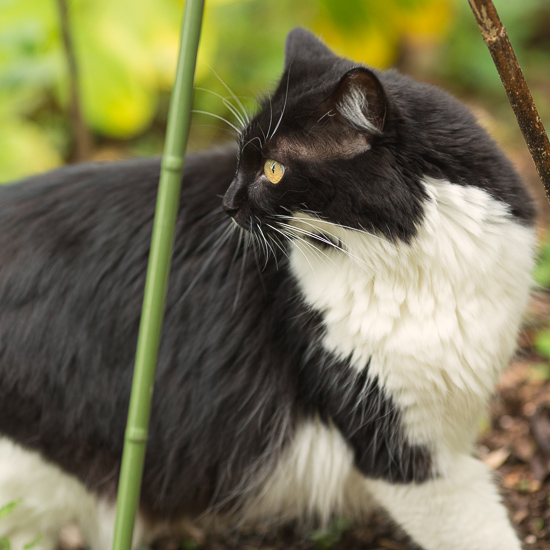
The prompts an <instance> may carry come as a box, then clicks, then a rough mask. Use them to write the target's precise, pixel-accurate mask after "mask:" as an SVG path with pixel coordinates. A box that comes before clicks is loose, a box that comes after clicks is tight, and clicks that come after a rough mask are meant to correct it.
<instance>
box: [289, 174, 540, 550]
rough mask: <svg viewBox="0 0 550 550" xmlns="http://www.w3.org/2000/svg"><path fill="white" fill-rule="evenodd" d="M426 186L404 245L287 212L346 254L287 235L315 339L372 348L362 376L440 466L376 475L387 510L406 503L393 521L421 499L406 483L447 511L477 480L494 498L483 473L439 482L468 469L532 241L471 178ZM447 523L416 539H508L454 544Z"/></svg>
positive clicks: (349, 351)
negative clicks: (317, 321)
mask: <svg viewBox="0 0 550 550" xmlns="http://www.w3.org/2000/svg"><path fill="white" fill-rule="evenodd" d="M425 189H426V192H427V193H428V196H429V197H430V201H429V202H427V203H426V205H425V218H424V220H423V221H422V223H421V224H420V226H419V227H418V235H417V237H416V238H415V239H414V240H413V242H412V243H411V244H410V245H407V244H403V243H399V244H392V243H390V242H389V241H387V240H386V239H384V238H381V237H378V236H374V235H370V234H368V233H366V232H361V231H353V230H350V229H345V228H342V227H337V226H335V225H333V224H329V223H327V222H323V221H320V220H318V219H316V218H314V217H311V216H308V215H305V214H303V215H296V216H295V220H294V222H293V223H294V225H295V226H296V227H297V228H298V230H303V231H310V232H311V231H313V232H315V229H314V228H318V230H320V231H321V232H323V233H324V234H325V235H327V236H329V237H331V236H332V238H335V239H336V240H338V239H339V240H340V241H341V242H342V244H343V247H344V248H345V249H346V250H347V251H348V254H347V255H344V254H343V253H342V252H340V251H338V250H335V249H328V250H323V251H321V250H320V249H316V248H315V247H314V246H313V245H311V244H310V243H305V242H301V241H299V240H297V241H294V247H293V251H292V255H291V267H292V271H293V273H294V274H295V276H296V277H297V279H298V281H299V284H300V287H301V290H302V292H303V294H304V296H305V297H306V300H307V301H308V302H309V304H310V305H311V306H312V307H314V308H315V309H317V310H319V311H321V312H323V316H324V320H325V323H326V338H325V340H324V346H325V347H326V348H327V349H328V350H330V351H331V352H333V353H335V354H337V355H339V356H341V357H342V358H346V357H349V356H351V357H352V358H353V364H354V365H355V367H356V368H357V369H363V368H364V367H365V365H366V364H367V362H368V360H369V358H371V362H370V366H369V376H371V377H378V380H379V383H380V384H381V385H382V387H383V388H384V389H385V391H386V392H387V393H388V394H389V395H390V396H391V397H392V399H393V401H394V402H395V403H396V404H397V407H398V408H399V410H400V411H401V414H402V418H403V423H404V426H405V430H406V434H407V436H408V438H409V440H410V441H411V442H412V443H418V444H423V445H426V446H428V448H429V449H430V450H431V451H432V453H433V455H434V458H435V470H436V472H437V473H438V474H439V475H440V476H442V479H440V480H439V481H434V482H431V483H429V484H426V485H424V486H422V485H419V486H418V487H417V486H408V487H407V488H404V487H402V488H401V489H399V488H396V487H393V488H391V491H390V486H388V485H387V484H386V485H384V484H382V483H381V484H379V485H377V487H384V490H378V491H376V493H377V496H378V497H380V495H385V494H386V492H385V491H386V490H387V491H388V492H387V494H388V495H390V494H393V495H396V496H395V498H393V499H392V498H391V497H390V496H387V498H379V500H380V501H381V502H382V504H384V505H386V506H388V509H389V511H390V512H392V510H391V509H390V508H389V507H390V505H393V503H394V502H395V501H397V500H399V499H400V498H403V499H404V500H403V502H404V503H405V502H406V503H407V504H403V506H401V507H398V508H399V509H400V512H398V514H399V516H400V517H396V519H397V520H398V521H399V522H400V523H402V525H404V526H408V525H410V524H411V521H412V520H411V518H415V519H414V521H418V516H419V513H418V510H420V509H421V508H415V506H416V505H417V504H418V506H420V504H419V503H416V500H417V498H416V497H414V495H415V494H416V495H417V496H418V498H428V497H427V495H430V494H432V495H434V494H439V495H440V496H441V499H445V498H446V497H448V498H449V499H450V500H451V501H452V502H454V501H455V500H456V503H455V505H452V506H451V505H449V507H450V510H449V512H450V513H452V514H453V515H457V514H458V515H460V514H459V511H460V507H461V506H466V502H465V501H466V500H467V501H468V502H470V501H471V500H472V499H473V500H475V498H474V497H473V494H475V493H476V492H477V491H479V492H480V495H481V497H482V500H483V499H485V500H486V501H491V502H492V501H495V502H496V500H497V498H496V496H495V491H494V489H492V486H491V485H490V483H488V482H487V480H486V478H487V476H486V474H479V475H478V474H476V475H477V477H479V478H480V479H481V478H483V480H484V481H483V482H481V481H480V483H479V486H478V487H477V488H475V489H474V488H472V487H470V488H464V489H463V490H462V492H459V493H456V494H454V495H451V494H450V493H449V491H451V490H453V487H456V486H457V484H458V483H460V481H459V480H460V479H462V480H463V482H464V483H467V482H468V483H469V482H470V481H471V482H472V483H474V481H473V480H474V479H477V478H476V476H474V475H473V474H472V475H471V476H469V475H468V474H467V472H462V471H461V470H460V468H458V466H457V464H462V463H465V464H466V463H468V464H470V462H465V461H467V455H468V454H469V453H470V452H471V450H472V447H473V442H474V438H475V435H476V428H477V421H478V418H479V416H480V414H481V413H482V412H483V410H484V407H485V404H486V400H487V398H488V396H489V395H490V393H491V392H492V391H493V388H494V385H495V383H496V380H497V377H498V375H499V373H500V371H501V370H502V369H503V368H504V367H505V366H506V365H507V364H508V362H509V361H510V358H511V356H512V355H513V353H514V350H515V346H516V338H517V332H518V329H519V326H520V320H521V316H522V313H523V310H524V308H525V305H526V302H527V299H528V295H529V287H530V272H531V269H532V266H533V255H534V246H535V235H534V231H533V229H531V228H528V227H525V226H523V225H520V224H519V223H516V222H515V221H514V219H513V218H512V217H511V216H510V214H509V212H508V209H507V207H506V205H505V204H503V203H501V202H499V201H497V200H495V199H493V198H492V197H491V196H490V195H488V194H487V193H485V192H484V191H482V190H481V189H478V188H475V187H465V186H460V185H455V184H451V183H449V182H444V181H438V180H434V179H426V180H425ZM475 468H478V469H479V465H476V467H475ZM475 468H474V470H475ZM457 472H458V473H457ZM476 472H477V470H476ZM456 476H458V477H456ZM483 476H485V477H483ZM430 491H432V492H431V493H430ZM472 493H473V494H472ZM397 495H400V496H397ZM404 495H409V496H410V498H409V499H405V497H404ZM422 495H423V496H422ZM462 495H469V496H468V497H467V498H466V496H465V497H464V498H462ZM441 499H435V501H436V502H437V501H439V500H441ZM432 500H433V499H432ZM468 506H473V504H471V503H470V504H468ZM495 506H496V510H497V511H496V512H495V513H494V514H492V515H491V514H490V516H489V518H488V521H490V520H491V518H493V519H494V518H496V517H497V516H498V517H501V518H505V514H504V512H503V511H502V510H501V509H500V505H497V504H495ZM474 508H475V510H477V508H476V507H474ZM422 509H424V507H422ZM428 509H429V508H426V510H428ZM407 510H409V511H410V516H408V515H407V514H408V512H407ZM477 511H478V512H479V511H480V510H477ZM472 513H475V511H474V512H472ZM464 517H465V516H464ZM464 517H463V516H461V517H460V518H459V517H456V525H457V528H456V529H455V530H454V531H453V533H454V536H456V538H457V540H458V539H462V537H463V536H464V533H463V530H464V529H466V527H465V525H466V523H467V521H466V520H464ZM462 520H464V521H462ZM431 525H432V521H431V520H430V519H429V518H428V516H426V521H425V522H424V523H422V522H420V523H419V529H423V528H425V529H427V533H428V535H427V536H428V537H429V536H430V535H429V533H430V529H431V527H430V526H431ZM472 525H473V524H472ZM459 526H462V527H461V528H460V529H459ZM407 528H408V527H407ZM487 528H488V529H490V530H492V531H491V532H494V533H511V530H510V528H509V526H508V523H507V522H506V521H504V520H499V521H497V520H496V519H495V523H494V524H491V525H490V526H488V527H487ZM409 532H411V534H412V531H411V530H409ZM453 533H451V532H450V531H449V532H448V533H447V535H449V536H450V538H447V539H445V541H446V542H445V544H443V542H441V543H437V542H435V541H436V539H437V537H436V534H435V531H434V538H433V540H434V542H433V543H432V544H428V543H425V547H426V548H434V549H435V548H449V549H450V548H472V549H473V548H482V547H483V548H485V549H488V548H515V547H516V546H514V545H515V544H516V541H515V537H513V536H512V535H510V536H511V537H512V538H511V539H510V542H509V544H508V545H504V546H495V544H494V543H492V542H489V541H488V540H487V539H486V537H484V536H483V535H482V534H481V533H480V534H479V537H480V538H479V541H480V542H479V543H478V544H477V545H476V544H474V543H472V545H470V546H461V545H458V543H456V544H457V545H456V546H453V544H455V543H454V538H453ZM414 536H416V535H414ZM502 536H504V535H502ZM474 538H475V537H474ZM417 540H420V539H417ZM465 540H466V539H465ZM468 540H469V539H468ZM495 540H500V539H499V538H498V537H496V538H495Z"/></svg>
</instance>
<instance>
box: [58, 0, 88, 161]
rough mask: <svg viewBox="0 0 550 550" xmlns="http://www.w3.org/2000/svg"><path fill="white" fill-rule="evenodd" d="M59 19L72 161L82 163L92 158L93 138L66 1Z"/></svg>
mask: <svg viewBox="0 0 550 550" xmlns="http://www.w3.org/2000/svg"><path fill="white" fill-rule="evenodd" d="M57 7H58V10H59V18H60V24H61V34H62V37H63V45H64V47H65V56H66V58H67V66H68V69H69V89H70V100H69V101H70V107H69V109H70V111H69V112H70V117H71V126H72V132H73V140H74V151H73V154H72V155H71V156H72V160H75V161H82V160H86V159H88V158H89V157H90V153H91V151H92V137H91V135H90V131H89V130H88V128H87V126H86V124H85V123H84V119H83V118H82V109H81V107H80V94H79V89H78V66H77V63H76V56H75V53H74V47H73V41H72V37H71V29H70V24H69V15H68V11H67V2H66V0H57Z"/></svg>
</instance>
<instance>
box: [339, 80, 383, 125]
mask: <svg viewBox="0 0 550 550" xmlns="http://www.w3.org/2000/svg"><path fill="white" fill-rule="evenodd" d="M367 109H368V102H367V98H366V97H365V96H364V94H363V93H362V92H361V90H360V89H359V88H352V89H351V90H350V92H349V93H348V94H346V95H345V96H344V97H343V98H342V99H341V101H340V102H339V103H338V110H339V111H340V113H341V114H342V115H343V116H344V117H345V118H347V119H348V120H349V121H351V122H352V123H353V124H355V125H357V126H358V127H359V128H363V129H364V130H366V131H368V132H373V133H378V132H379V130H378V128H377V127H376V126H375V125H374V124H373V123H372V122H371V121H370V120H369V119H368V118H367V116H366V115H365V112H366V111H367Z"/></svg>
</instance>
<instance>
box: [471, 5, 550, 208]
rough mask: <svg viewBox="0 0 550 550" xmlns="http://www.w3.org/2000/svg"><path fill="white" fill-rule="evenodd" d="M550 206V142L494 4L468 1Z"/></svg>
mask: <svg viewBox="0 0 550 550" xmlns="http://www.w3.org/2000/svg"><path fill="white" fill-rule="evenodd" d="M468 2H469V3H470V7H471V8H472V11H473V12H474V16H475V18H476V20H477V24H478V25H479V28H480V30H481V34H482V36H483V40H484V41H485V44H487V47H488V48H489V51H490V52H491V56H492V57H493V61H494V63H495V66H496V68H497V70H498V74H499V75H500V79H501V80H502V84H503V85H504V89H505V90H506V94H507V95H508V99H509V101H510V105H511V106H512V109H513V111H514V114H515V115H516V119H517V121H518V124H519V128H520V130H521V133H522V134H523V139H525V143H527V147H528V149H529V152H530V153H531V157H532V159H533V162H534V163H535V167H536V169H537V172H538V174H539V177H540V179H541V181H542V184H543V185H544V190H545V191H546V198H547V199H548V201H549V202H550V142H549V141H548V136H547V135H546V131H545V130H544V126H543V124H542V121H541V119H540V116H539V114H538V111H537V108H536V106H535V102H534V101H533V98H532V96H531V92H530V91H529V87H528V86H527V83H526V82H525V78H524V77H523V73H522V72H521V68H520V66H519V63H518V60H517V57H516V54H515V53H514V49H513V48H512V44H511V43H510V40H509V38H508V34H507V33H506V29H505V28H504V25H503V24H502V22H501V21H500V18H499V16H498V13H497V10H496V8H495V6H494V4H493V2H492V0H468Z"/></svg>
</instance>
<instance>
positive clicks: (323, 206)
mask: <svg viewBox="0 0 550 550" xmlns="http://www.w3.org/2000/svg"><path fill="white" fill-rule="evenodd" d="M406 133H407V122H406V120H405V119H404V118H403V117H402V116H401V114H400V111H399V107H398V105H397V104H396V102H395V101H394V100H393V98H392V97H391V94H389V93H388V90H387V89H385V87H384V85H383V84H382V82H381V79H380V73H377V72H375V71H373V70H371V69H368V68H367V67H364V66H361V65H358V64H356V63H353V62H351V61H349V60H347V59H344V58H341V57H338V56H337V55H335V54H334V53H333V52H332V51H330V50H329V49H328V48H327V47H326V46H325V45H324V44H323V43H322V42H320V41H319V40H318V39H317V38H316V37H314V36H313V35H312V34H310V33H309V32H307V31H305V30H304V29H300V28H298V29H295V30H293V31H291V32H290V34H289V35H288V37H287V41H286V50H285V67H284V72H283V75H282V77H281V80H280V82H279V85H278V87H277V89H276V90H275V92H274V93H273V95H272V96H271V97H269V98H268V99H266V100H265V101H263V102H262V104H261V105H260V109H259V112H258V113H257V114H256V116H255V117H254V118H253V119H252V120H251V121H250V123H249V124H248V125H247V126H246V127H245V128H244V129H243V131H242V133H241V135H240V137H239V162H238V169H237V172H236V174H235V178H234V180H233V182H232V184H231V186H230V187H229V189H228V190H227V193H226V194H225V197H224V199H223V206H224V208H225V210H226V212H227V213H228V214H229V215H231V216H232V217H233V218H234V220H235V221H236V222H237V223H238V224H239V225H240V226H241V227H243V228H245V229H248V230H251V231H253V232H254V231H260V230H261V231H262V232H263V233H267V234H269V233H271V234H275V233H278V232H280V231H281V230H282V228H284V227H285V226H284V225H283V224H288V223H292V217H294V218H299V217H300V216H303V215H307V219H311V218H316V219H320V220H325V221H326V222H330V223H331V224H338V225H340V226H344V227H347V228H352V229H357V230H366V231H368V232H371V233H374V234H381V235H384V236H385V237H386V238H389V239H391V240H396V239H402V240H405V241H408V240H410V238H411V237H412V236H414V234H415V231H416V226H417V223H418V221H419V220H420V219H421V217H422V202H423V200H424V196H423V190H422V186H421V185H420V184H419V183H418V178H417V177H416V176H415V174H414V161H413V160H412V159H410V158H408V154H407V147H406V146H405V145H403V144H402V142H403V141H404V140H406V139H407V136H406V135H404V134H406ZM409 156H410V155H409ZM312 232H313V233H316V231H315V230H314V229H312Z"/></svg>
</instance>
